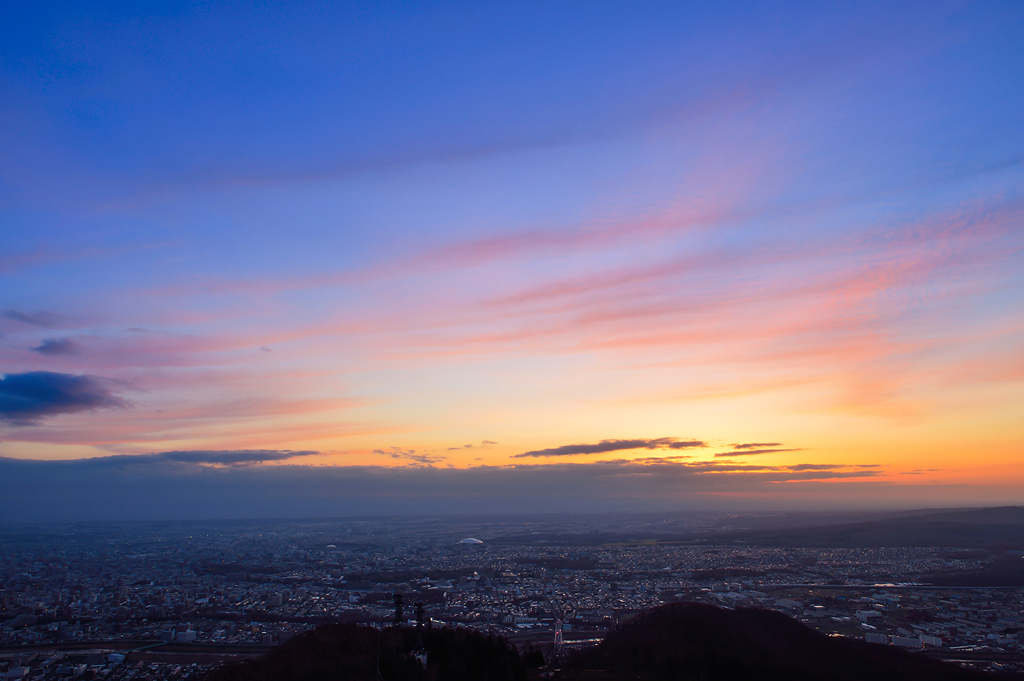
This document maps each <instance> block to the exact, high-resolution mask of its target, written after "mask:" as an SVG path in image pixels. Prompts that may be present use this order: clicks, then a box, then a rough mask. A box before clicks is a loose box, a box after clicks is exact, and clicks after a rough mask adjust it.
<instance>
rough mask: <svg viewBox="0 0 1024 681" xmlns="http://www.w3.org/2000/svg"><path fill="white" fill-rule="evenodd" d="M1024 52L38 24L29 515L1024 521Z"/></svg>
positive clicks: (676, 28) (1021, 18)
mask: <svg viewBox="0 0 1024 681" xmlns="http://www.w3.org/2000/svg"><path fill="white" fill-rule="evenodd" d="M1022 34H1024V5H1021V4H1020V3H1019V2H1014V1H1005V2H1000V1H997V0H993V1H989V2H935V1H928V2H903V3H890V2H878V3H871V2H864V3H845V4H844V3H814V2H806V3H801V2H717V3H678V2H673V3H639V4H638V3H624V2H620V3H603V2H585V3H584V2H581V3H573V2H560V3H550V2H547V3H531V2H517V3H469V2H461V3H443V2H441V3H401V2H372V3H370V2H365V3H359V2H350V3H312V2H296V3H255V2H254V3H242V2H204V3H198V2H181V3H175V2H132V3H127V2H125V3H115V2H110V3H104V2H73V3H49V2H42V3H8V4H6V5H4V7H3V9H0V471H2V477H3V479H4V480H5V487H6V488H7V490H9V491H10V493H5V495H4V501H0V517H6V518H8V519H12V520H33V519H52V520H62V519H68V518H95V519H109V518H163V517H168V518H170V517H255V516H266V515H273V516H275V517H285V516H293V515H294V516H300V515H332V514H347V513H384V512H392V511H393V512H403V513H414V512H419V511H423V512H431V513H433V512H451V513H456V512H467V513H469V512H472V513H476V512H483V511H501V510H505V511H516V512H523V511H546V510H551V511H592V510H609V509H630V510H636V509H648V510H657V509H684V508H685V509H710V508H715V509H744V510H750V509H777V508H807V509H814V508H838V507H844V508H864V507H886V508H888V507H919V506H925V505H928V506H934V505H978V504H986V505H988V504H995V503H1000V504H1001V503H1024V42H1022V41H1021V40H1020V36H1021V35H1022Z"/></svg>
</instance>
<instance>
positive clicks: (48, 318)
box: [3, 310, 61, 329]
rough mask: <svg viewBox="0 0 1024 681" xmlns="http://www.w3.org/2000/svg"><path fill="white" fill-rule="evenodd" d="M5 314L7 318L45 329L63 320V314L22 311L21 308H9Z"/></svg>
mask: <svg viewBox="0 0 1024 681" xmlns="http://www.w3.org/2000/svg"><path fill="white" fill-rule="evenodd" d="M3 316H4V317H6V318H7V319H13V320H14V321H16V322H21V323H22V324H28V325H30V326H39V327H42V328H44V329H48V328H50V327H52V326H54V325H55V324H57V323H58V322H59V321H60V320H61V316H60V315H58V314H56V313H53V312H46V311H43V310H41V311H37V312H22V311H20V310H7V311H5V312H4V313H3Z"/></svg>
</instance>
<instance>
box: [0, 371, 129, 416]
mask: <svg viewBox="0 0 1024 681" xmlns="http://www.w3.org/2000/svg"><path fill="white" fill-rule="evenodd" d="M110 386H111V381H108V380H106V379H103V378H100V377H99V376H89V375H83V376H75V375H72V374H59V373H55V372H52V371H30V372H27V373H23V374H7V375H6V376H4V377H3V378H2V379H0V421H5V422H7V423H10V424H13V425H19V426H24V425H32V424H35V423H38V422H39V421H41V420H43V419H45V418H49V417H51V416H57V415H59V414H75V413H78V412H83V411H91V410H93V409H111V408H118V407H125V406H127V403H126V402H125V401H124V400H123V399H121V398H120V397H118V396H116V395H115V394H114V393H113V391H112V390H111V388H110Z"/></svg>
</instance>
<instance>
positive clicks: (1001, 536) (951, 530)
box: [490, 506, 1024, 550]
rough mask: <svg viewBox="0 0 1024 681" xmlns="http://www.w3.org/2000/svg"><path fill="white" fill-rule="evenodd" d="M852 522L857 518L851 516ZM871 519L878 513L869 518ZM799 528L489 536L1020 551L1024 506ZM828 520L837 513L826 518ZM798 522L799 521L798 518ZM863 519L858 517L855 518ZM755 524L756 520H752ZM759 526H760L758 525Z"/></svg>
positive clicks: (512, 540)
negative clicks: (939, 547) (933, 547)
mask: <svg viewBox="0 0 1024 681" xmlns="http://www.w3.org/2000/svg"><path fill="white" fill-rule="evenodd" d="M851 515H853V516H854V517H857V515H858V514H851ZM870 515H871V516H876V515H877V513H871V514H870ZM803 517H804V519H805V522H804V523H802V524H801V523H800V522H798V521H795V519H794V518H793V517H792V516H786V519H785V527H782V528H779V527H775V528H772V527H762V528H751V529H737V530H717V531H715V530H712V531H700V532H696V531H695V532H674V533H658V532H637V533H631V534H627V533H612V532H588V533H580V534H571V533H542V534H530V535H505V536H498V537H494V538H493V539H491V540H490V541H491V542H492V543H495V544H523V545H544V544H550V545H576V546H596V545H602V544H630V543H638V544H696V543H705V542H706V543H721V544H731V543H745V544H750V545H752V546H779V547H784V548H877V547H908V546H945V547H958V548H983V549H1021V550H1024V507H1022V506H1002V507H993V508H970V509H925V510H919V511H900V512H893V513H891V514H886V515H885V516H884V517H881V518H879V517H871V518H870V519H867V520H864V519H857V520H851V521H845V522H844V521H838V522H837V521H836V520H832V521H831V522H828V521H826V522H825V523H822V522H820V520H816V518H815V514H806V515H805V516H803ZM826 517H827V519H838V518H840V517H841V515H840V514H834V513H829V514H827V515H826ZM798 518H799V516H798ZM860 518H863V515H861V516H860ZM754 520H756V519H754ZM761 524H764V521H761Z"/></svg>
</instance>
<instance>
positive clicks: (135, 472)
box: [0, 450, 884, 521]
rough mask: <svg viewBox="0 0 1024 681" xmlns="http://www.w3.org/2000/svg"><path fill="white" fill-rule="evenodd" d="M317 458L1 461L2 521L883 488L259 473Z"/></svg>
mask: <svg viewBox="0 0 1024 681" xmlns="http://www.w3.org/2000/svg"><path fill="white" fill-rule="evenodd" d="M382 451H383V450H382ZM313 454H315V452H305V451H302V452H292V451H276V450H241V451H191V452H190V451H175V452H163V453H159V454H150V455H144V456H111V457H104V458H97V459H81V460H76V461H28V460H20V459H10V458H0V479H2V480H4V485H5V493H4V495H3V496H2V497H0V517H2V518H4V519H5V520H8V521H40V520H55V521H63V520H72V519H75V520H100V519H183V518H259V517H310V516H338V515H375V514H392V513H402V514H409V513H412V514H422V513H449V514H464V513H509V512H516V513H522V512H529V513H538V512H594V511H609V510H631V509H633V510H640V509H646V510H658V509H665V510H669V509H682V508H692V509H697V508H707V507H708V505H709V504H712V505H717V507H723V505H725V506H728V507H729V508H738V507H740V506H743V505H744V504H746V505H747V506H748V507H749V506H750V505H751V504H754V505H760V506H761V507H764V506H765V505H766V504H767V505H771V503H773V502H771V500H772V499H775V500H779V499H782V500H784V501H785V500H787V499H792V498H793V494H794V493H795V492H798V491H800V490H803V492H809V493H812V494H818V495H821V496H824V497H826V498H827V499H829V500H830V501H831V500H833V498H834V495H835V491H834V490H836V489H838V488H837V485H839V486H840V487H844V488H848V487H849V485H853V486H854V488H857V487H858V486H864V485H870V484H874V485H878V484H879V483H878V482H873V480H875V479H876V478H878V477H879V476H880V475H881V474H880V473H879V472H878V471H873V470H869V471H865V470H858V469H854V468H852V467H847V466H838V465H816V464H799V465H795V466H768V465H755V464H743V463H736V462H715V461H701V462H691V463H685V462H670V463H666V462H653V463H649V464H638V463H636V462H634V461H629V460H621V461H602V462H592V463H578V464H570V463H554V464H518V465H513V466H478V467H474V468H448V467H443V468H438V467H430V466H422V465H407V466H399V467H385V466H314V465H298V464H297V465H261V464H263V463H267V462H273V461H282V460H286V459H293V458H296V457H302V456H309V455H313ZM883 484H884V483H883ZM766 499H768V500H769V501H768V502H766V501H765V500H766ZM745 500H746V501H745Z"/></svg>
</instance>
